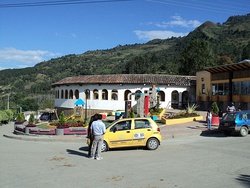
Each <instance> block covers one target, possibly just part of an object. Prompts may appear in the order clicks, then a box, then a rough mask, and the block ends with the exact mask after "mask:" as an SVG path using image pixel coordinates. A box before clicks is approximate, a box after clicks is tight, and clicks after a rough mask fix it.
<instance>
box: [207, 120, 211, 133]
mask: <svg viewBox="0 0 250 188" xmlns="http://www.w3.org/2000/svg"><path fill="white" fill-rule="evenodd" d="M207 129H209V130H210V129H211V119H209V118H207Z"/></svg>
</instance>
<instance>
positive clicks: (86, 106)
mask: <svg viewBox="0 0 250 188" xmlns="http://www.w3.org/2000/svg"><path fill="white" fill-rule="evenodd" d="M88 98H89V90H88V89H86V90H85V99H86V101H85V120H84V121H85V122H86V121H87V119H88V114H87V110H88Z"/></svg>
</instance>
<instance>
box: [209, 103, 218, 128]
mask: <svg viewBox="0 0 250 188" xmlns="http://www.w3.org/2000/svg"><path fill="white" fill-rule="evenodd" d="M211 112H212V122H211V124H212V125H219V124H220V120H219V115H218V113H219V107H218V105H217V103H216V102H213V103H212V106H211Z"/></svg>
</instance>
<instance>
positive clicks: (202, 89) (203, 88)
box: [201, 84, 206, 94]
mask: <svg viewBox="0 0 250 188" xmlns="http://www.w3.org/2000/svg"><path fill="white" fill-rule="evenodd" d="M201 92H202V94H205V93H206V91H205V84H201Z"/></svg>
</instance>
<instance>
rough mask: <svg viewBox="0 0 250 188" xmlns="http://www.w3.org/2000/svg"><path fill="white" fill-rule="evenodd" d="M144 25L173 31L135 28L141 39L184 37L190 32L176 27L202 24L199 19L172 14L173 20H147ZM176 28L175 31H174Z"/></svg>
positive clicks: (194, 26) (190, 26) (191, 26)
mask: <svg viewBox="0 0 250 188" xmlns="http://www.w3.org/2000/svg"><path fill="white" fill-rule="evenodd" d="M144 25H154V26H156V27H157V28H163V29H165V28H171V30H172V31H170V30H169V29H168V30H157V29H156V30H151V31H145V30H144V31H143V30H135V31H133V32H134V33H135V34H136V35H137V37H138V38H139V39H140V40H153V39H167V38H171V37H183V36H186V35H187V34H188V32H187V33H184V32H177V31H176V28H179V27H181V28H183V27H184V28H187V29H190V30H191V29H193V28H196V27H198V26H200V25H201V23H200V22H199V21H198V20H185V19H183V18H182V17H180V16H172V20H171V21H169V22H160V23H154V22H147V23H145V24H144ZM173 30H175V31H173Z"/></svg>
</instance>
